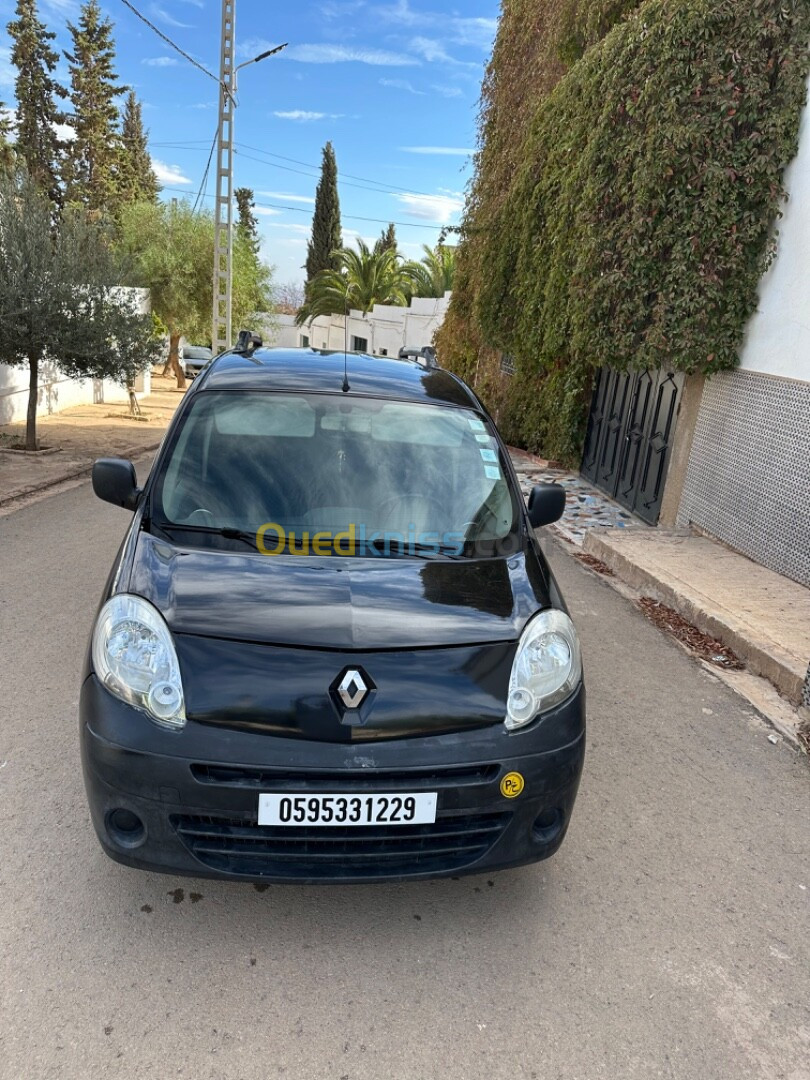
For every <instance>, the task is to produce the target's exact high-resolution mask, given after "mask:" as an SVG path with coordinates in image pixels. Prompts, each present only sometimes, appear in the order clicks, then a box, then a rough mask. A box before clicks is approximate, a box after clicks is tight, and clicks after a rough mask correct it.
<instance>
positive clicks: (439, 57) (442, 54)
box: [410, 37, 479, 68]
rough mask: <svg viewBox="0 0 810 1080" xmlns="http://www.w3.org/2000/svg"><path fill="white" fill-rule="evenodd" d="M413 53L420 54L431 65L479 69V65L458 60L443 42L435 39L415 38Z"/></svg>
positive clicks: (412, 45)
mask: <svg viewBox="0 0 810 1080" xmlns="http://www.w3.org/2000/svg"><path fill="white" fill-rule="evenodd" d="M410 47H411V52H415V53H418V54H419V56H421V57H422V58H423V59H424V60H427V62H428V63H429V64H448V65H450V66H452V67H464V68H477V67H479V65H478V64H476V63H473V62H470V61H467V60H456V59H455V57H453V56H451V55H450V54H449V53H448V51H447V49H446V48H445V47H444V43H443V42H442V41H437V40H436V39H435V38H426V37H415V38H412V39H411V45H410Z"/></svg>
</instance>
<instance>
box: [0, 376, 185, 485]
mask: <svg viewBox="0 0 810 1080" xmlns="http://www.w3.org/2000/svg"><path fill="white" fill-rule="evenodd" d="M184 393H185V391H183V390H178V389H177V386H176V382H175V379H174V378H167V379H164V378H163V377H162V376H161V375H154V374H153V376H152V393H151V394H150V395H149V396H148V397H146V398H143V399H142V400H141V401H140V402H139V405H140V407H141V413H142V418H141V419H140V420H133V419H131V418H130V416H129V410H128V406H127V405H124V404H120V403H118V404H114V405H104V404H102V405H76V406H74V407H73V408H70V409H65V410H64V411H63V412H58V413H53V414H52V415H51V416H41V417H39V418H38V419H37V434H38V437H39V441H40V443H41V444H42V445H44V446H49V447H53V448H54V451H55V452H53V453H48V454H43V455H27V454H24V453H13V452H11V451H9V450H6V449H3V447H4V446H5V445H7V443H8V442H10V441H12V440H16V439H21V438H24V436H25V424H24V423H16V424H1V425H0V506H2V505H3V504H5V503H8V502H11V501H12V500H14V499H19V498H22V497H23V496H25V495H30V494H32V493H33V492H36V491H40V490H43V489H44V488H48V487H52V486H53V485H54V484H59V483H61V482H62V481H63V480H71V479H73V478H74V477H77V476H83V475H85V474H87V473H89V471H90V469H91V468H92V465H93V462H94V461H95V459H96V458H99V457H125V458H129V457H135V456H137V455H138V454H143V453H146V452H148V451H149V450H154V449H156V448H157V447H158V446H159V444H160V440H161V439H162V438H163V433H164V431H165V430H166V428H167V427H168V424H169V421H170V420H171V418H172V416H173V415H174V412H175V409H176V408H177V406H178V405H179V403H180V401H181V400H182V397H183V394H184Z"/></svg>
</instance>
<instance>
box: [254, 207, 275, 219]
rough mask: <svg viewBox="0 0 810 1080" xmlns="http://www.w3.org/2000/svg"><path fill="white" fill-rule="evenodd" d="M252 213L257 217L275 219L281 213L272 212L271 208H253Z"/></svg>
mask: <svg viewBox="0 0 810 1080" xmlns="http://www.w3.org/2000/svg"><path fill="white" fill-rule="evenodd" d="M253 212H254V213H255V214H256V215H257V216H258V217H277V216H278V215H279V214H280V213H281V211H280V210H274V209H273V207H272V206H254V207H253Z"/></svg>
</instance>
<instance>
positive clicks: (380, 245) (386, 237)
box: [374, 221, 397, 255]
mask: <svg viewBox="0 0 810 1080" xmlns="http://www.w3.org/2000/svg"><path fill="white" fill-rule="evenodd" d="M374 250H375V251H376V252H377V254H378V255H381V254H382V253H383V252H384V251H396V250H397V228H396V225H394V223H393V221H392V222H391V224H390V225H389V226H388V228H387V229H383V231H382V232H381V233H380V239H379V240H378V241H377V243H376V244H375V245H374Z"/></svg>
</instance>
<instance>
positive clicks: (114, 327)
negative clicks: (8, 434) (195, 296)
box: [0, 172, 159, 450]
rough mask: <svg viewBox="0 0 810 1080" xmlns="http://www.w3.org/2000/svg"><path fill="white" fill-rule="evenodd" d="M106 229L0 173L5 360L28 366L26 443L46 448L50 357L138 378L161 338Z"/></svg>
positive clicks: (78, 373)
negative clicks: (56, 212) (41, 424)
mask: <svg viewBox="0 0 810 1080" xmlns="http://www.w3.org/2000/svg"><path fill="white" fill-rule="evenodd" d="M111 240H112V238H111V236H110V235H109V233H108V232H107V230H106V229H105V228H104V227H103V226H101V225H99V224H97V223H92V222H88V221H87V220H86V218H85V216H84V215H82V214H81V213H80V212H71V211H65V212H63V213H62V214H61V215H60V216H59V217H57V218H56V219H55V218H54V216H53V205H52V203H51V202H50V201H49V200H48V198H47V196H46V195H44V194H43V193H42V192H41V190H40V189H39V188H38V187H37V185H36V184H35V183H34V181H33V180H31V178H30V177H29V176H28V175H27V174H26V173H24V172H19V173H17V174H15V175H12V176H5V177H2V178H0V363H4V364H10V365H12V366H16V367H27V368H28V372H29V383H28V386H29V391H28V415H27V424H26V439H25V445H26V448H27V449H28V450H35V449H36V448H37V437H36V417H37V398H38V392H39V373H40V369H41V367H42V365H43V363H44V362H46V361H47V362H48V363H53V364H55V365H56V366H57V367H58V368H59V369H60V370H61V371H63V372H64V373H65V374H66V375H68V376H69V377H71V378H88V379H104V378H107V379H113V380H115V381H116V382H120V383H121V384H122V385H127V384H128V383H130V382H131V381H132V380H133V379H134V377H135V376H136V375H137V374H138V373H139V372H140V371H142V370H144V368H146V367H147V366H148V365H149V364H151V363H154V361H155V359H156V356H157V353H158V349H159V343H158V342H157V340H156V339H155V335H154V330H153V323H152V318H151V316H150V315H148V314H143V313H142V311H141V310H140V303H139V298H138V297H137V296H136V295H134V294H133V293H132V292H130V291H128V290H126V289H122V288H121V286H123V285H125V284H128V283H129V282H128V280H127V272H126V267H125V266H124V265H123V264H122V262H121V259H120V256H119V254H118V253H117V252H116V251H115V249H114V248H113V246H112V242H111Z"/></svg>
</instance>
